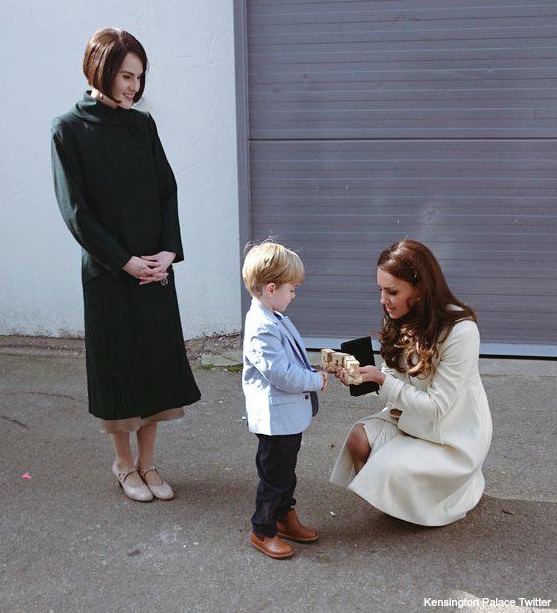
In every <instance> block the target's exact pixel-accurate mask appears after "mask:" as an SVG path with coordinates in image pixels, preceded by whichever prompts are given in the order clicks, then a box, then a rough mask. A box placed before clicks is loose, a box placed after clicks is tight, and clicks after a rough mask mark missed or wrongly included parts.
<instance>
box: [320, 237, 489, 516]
mask: <svg viewBox="0 0 557 613" xmlns="http://www.w3.org/2000/svg"><path fill="white" fill-rule="evenodd" d="M377 267H378V268H377V282H378V285H379V289H380V291H381V304H382V306H383V309H384V311H385V317H384V320H383V325H382V328H381V337H380V339H381V355H382V357H383V359H384V361H385V364H384V366H383V368H382V369H381V370H379V369H378V368H376V367H375V366H364V367H362V368H361V369H360V370H361V374H362V377H363V380H364V381H375V382H376V383H378V384H379V385H380V386H381V387H380V391H379V397H380V398H381V399H382V400H384V401H385V404H386V407H385V409H383V411H381V412H380V413H377V414H375V415H372V416H371V417H368V418H366V419H363V420H362V421H360V422H358V423H357V424H356V425H355V426H353V428H352V429H351V431H350V433H349V434H348V437H347V439H346V442H345V443H344V446H343V449H342V451H341V453H340V455H339V457H338V459H337V461H336V464H335V466H334V468H333V472H332V475H331V482H332V483H335V484H337V485H341V486H347V487H348V488H349V489H350V490H352V491H353V492H355V493H356V494H358V495H359V496H361V497H362V498H364V499H365V500H367V502H369V503H370V504H372V505H373V506H374V507H376V508H378V509H380V510H381V511H384V512H385V513H387V514H389V515H392V516H394V517H398V518H400V519H403V520H406V521H408V522H412V523H415V524H420V525H423V526H443V525H446V524H449V523H451V522H454V521H456V520H458V519H461V518H462V517H464V516H465V515H466V513H467V512H468V511H469V510H470V509H472V508H473V507H475V506H476V504H477V503H478V501H479V500H480V498H481V496H482V493H483V490H484V487H485V480H484V476H483V474H482V464H483V462H484V460H485V457H486V455H487V452H488V449H489V445H490V443H491V432H492V424H491V416H490V412H489V405H488V402H487V397H486V394H485V391H484V388H483V385H482V382H481V379H480V374H479V370H478V359H479V347H480V339H479V333H478V328H477V325H476V315H475V313H474V311H473V310H472V309H471V308H470V307H468V306H466V305H465V304H464V303H462V302H460V301H459V300H458V299H457V298H456V297H455V296H454V295H453V294H452V292H451V290H450V289H449V287H448V285H447V282H446V281H445V278H444V276H443V273H442V271H441V268H440V266H439V263H438V262H437V260H436V258H435V256H434V255H433V254H432V252H431V251H430V250H429V249H428V248H427V247H426V246H425V245H423V244H422V243H419V242H417V241H413V240H409V239H405V240H402V241H400V242H398V243H395V244H394V245H392V246H391V247H389V248H388V249H386V250H385V251H384V252H383V253H382V254H381V256H380V257H379V260H378V262H377ZM339 378H340V379H341V380H342V381H343V382H344V383H346V376H345V373H340V374H339Z"/></svg>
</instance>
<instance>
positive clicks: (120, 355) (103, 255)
mask: <svg viewBox="0 0 557 613" xmlns="http://www.w3.org/2000/svg"><path fill="white" fill-rule="evenodd" d="M52 165H53V175H54V187H55V192H56V197H57V199H58V204H59V206H60V211H61V213H62V217H63V218H64V221H65V222H66V224H67V226H68V228H69V229H70V231H71V233H72V234H73V236H74V237H75V239H76V240H77V241H78V242H79V244H80V245H81V246H82V248H83V258H82V281H83V293H84V312H85V342H86V350H87V382H88V391H89V410H90V412H91V413H93V414H94V415H96V416H97V417H100V418H102V419H111V420H112V419H127V418H130V417H136V416H141V417H147V416H150V415H154V414H156V413H158V412H161V411H164V410H167V409H171V408H177V407H181V406H184V405H187V404H191V403H192V402H195V401H196V400H198V399H199V397H200V394H199V390H198V388H197V385H196V383H195V380H194V378H193V375H192V372H191V369H190V366H189V363H188V360H187V357H186V352H185V347H184V339H183V334H182V328H181V323H180V315H179V312H178V302H177V298H176V291H175V287H174V274H173V271H172V269H169V277H168V284H166V285H162V284H160V283H149V284H147V285H142V286H140V285H139V282H138V281H137V280H136V279H134V278H133V277H131V276H130V275H128V274H127V273H126V272H124V271H123V270H122V267H123V266H124V265H125V264H126V263H127V262H128V261H129V259H130V258H131V257H132V256H133V255H135V256H141V255H153V254H155V253H158V252H159V251H174V252H175V253H176V259H175V262H178V261H180V260H182V259H183V257H184V256H183V250H182V242H181V239H180V226H179V222H178V204H177V188H176V181H175V179H174V174H173V172H172V169H171V168H170V165H169V164H168V161H167V159H166V156H165V154H164V151H163V148H162V145H161V143H160V140H159V137H158V134H157V129H156V126H155V122H154V121H153V119H152V118H151V116H150V115H148V114H147V113H143V112H140V111H136V110H134V109H130V110H123V109H119V108H117V109H111V108H109V107H108V106H106V105H104V104H103V103H101V102H98V101H97V100H94V99H93V98H91V96H90V95H89V93H86V94H85V95H84V97H83V100H82V101H81V102H79V103H78V104H76V106H75V107H74V108H73V109H72V110H71V111H70V112H69V113H66V114H65V115H62V116H61V117H58V118H56V119H55V120H54V121H53V124H52Z"/></svg>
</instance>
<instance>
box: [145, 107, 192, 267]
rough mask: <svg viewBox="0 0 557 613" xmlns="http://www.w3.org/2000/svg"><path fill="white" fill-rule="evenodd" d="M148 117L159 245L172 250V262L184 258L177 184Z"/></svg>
mask: <svg viewBox="0 0 557 613" xmlns="http://www.w3.org/2000/svg"><path fill="white" fill-rule="evenodd" d="M148 117H149V125H150V131H151V140H152V146H153V156H154V159H155V168H156V173H157V180H158V192H159V202H160V207H161V215H162V235H161V247H162V249H163V250H164V251H173V252H174V253H175V254H176V258H175V259H174V262H181V261H182V260H183V259H184V249H183V247H182V239H181V236H180V221H179V219H178V186H177V185H176V179H175V177H174V173H173V172H172V168H171V167H170V164H169V163H168V160H167V158H166V154H165V152H164V149H163V147H162V143H161V141H160V138H159V134H158V131H157V126H156V124H155V120H154V119H153V118H152V117H151V115H149V116H148Z"/></svg>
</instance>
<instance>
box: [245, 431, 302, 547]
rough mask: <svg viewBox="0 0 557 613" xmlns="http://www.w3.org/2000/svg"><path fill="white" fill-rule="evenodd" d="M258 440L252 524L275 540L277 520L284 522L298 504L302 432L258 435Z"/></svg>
mask: <svg viewBox="0 0 557 613" xmlns="http://www.w3.org/2000/svg"><path fill="white" fill-rule="evenodd" d="M257 438H258V439H259V446H258V448H257V455H256V457H255V463H256V466H257V474H258V475H259V485H258V487H257V494H256V497H255V513H254V514H253V516H252V518H251V523H252V526H253V531H254V532H255V533H256V534H258V535H259V536H265V537H270V538H272V537H274V536H276V534H277V520H281V519H282V518H283V517H284V516H285V515H286V513H287V512H288V511H289V510H290V509H291V508H292V507H293V506H294V505H295V504H296V500H295V499H294V490H295V489H296V462H297V460H298V452H299V451H300V445H301V444H302V433H301V432H300V433H298V434H284V435H274V436H268V435H266V434H257Z"/></svg>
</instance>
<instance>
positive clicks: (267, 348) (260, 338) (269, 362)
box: [244, 325, 323, 394]
mask: <svg viewBox="0 0 557 613" xmlns="http://www.w3.org/2000/svg"><path fill="white" fill-rule="evenodd" d="M247 341H248V342H246V343H245V345H244V346H245V350H244V353H245V357H246V358H247V360H248V361H249V362H251V363H252V364H253V365H254V367H255V368H257V370H258V371H259V372H260V373H261V375H262V376H263V377H264V378H265V379H266V380H267V381H269V383H271V385H273V386H274V387H276V388H278V389H280V390H282V391H283V392H288V393H294V394H295V393H301V392H317V391H319V390H320V389H321V388H322V387H323V377H322V376H321V374H320V373H316V372H313V371H311V370H309V369H307V368H304V367H303V366H301V365H299V364H297V363H296V362H293V361H292V360H291V359H289V357H288V355H287V353H286V350H285V348H284V346H283V344H282V341H281V338H280V333H279V331H278V327H277V329H276V330H275V329H273V328H272V327H271V326H270V325H269V326H265V327H259V328H258V329H257V330H256V331H255V332H254V333H253V334H252V335H251V338H249V339H247Z"/></svg>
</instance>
